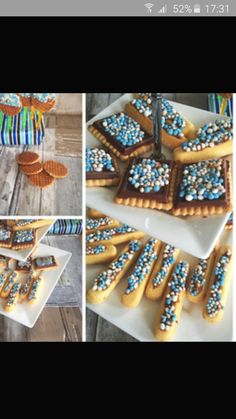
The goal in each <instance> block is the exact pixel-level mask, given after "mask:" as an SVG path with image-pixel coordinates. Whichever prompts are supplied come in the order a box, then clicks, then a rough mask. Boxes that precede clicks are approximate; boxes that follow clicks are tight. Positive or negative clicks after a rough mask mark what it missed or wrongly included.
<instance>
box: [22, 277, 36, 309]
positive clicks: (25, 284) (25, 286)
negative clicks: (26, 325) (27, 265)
mask: <svg viewBox="0 0 236 419" xmlns="http://www.w3.org/2000/svg"><path fill="white" fill-rule="evenodd" d="M34 279H35V272H34V271H33V270H31V271H30V272H29V273H28V275H27V276H26V278H25V279H24V282H23V284H22V285H21V287H20V290H19V300H20V301H21V302H22V301H24V300H26V299H27V298H28V295H29V292H30V289H31V286H32V283H33V281H34Z"/></svg>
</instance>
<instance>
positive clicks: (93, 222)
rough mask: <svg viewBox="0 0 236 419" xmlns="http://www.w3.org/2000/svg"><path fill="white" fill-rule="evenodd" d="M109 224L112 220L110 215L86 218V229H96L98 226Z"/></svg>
mask: <svg viewBox="0 0 236 419" xmlns="http://www.w3.org/2000/svg"><path fill="white" fill-rule="evenodd" d="M111 224H113V220H112V218H110V217H101V218H87V220H86V230H97V229H98V228H101V227H104V226H109V225H111Z"/></svg>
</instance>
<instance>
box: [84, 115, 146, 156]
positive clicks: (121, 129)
mask: <svg viewBox="0 0 236 419" xmlns="http://www.w3.org/2000/svg"><path fill="white" fill-rule="evenodd" d="M89 131H90V132H91V133H92V134H93V135H94V136H95V137H96V138H97V139H98V140H99V141H101V143H102V144H104V145H105V146H106V147H108V148H109V149H110V150H111V151H112V153H113V154H115V156H117V157H118V158H119V159H121V160H123V161H127V160H129V159H130V158H132V157H137V156H140V155H142V154H145V153H147V152H149V151H152V149H153V145H154V140H153V137H152V136H150V135H149V134H148V133H147V132H145V131H144V130H143V129H142V128H141V126H140V125H139V123H138V122H136V121H135V120H134V119H132V118H131V117H130V116H129V115H127V114H126V113H125V112H120V113H118V114H113V115H111V116H108V117H106V118H104V119H101V120H98V121H95V122H94V123H93V125H91V126H89Z"/></svg>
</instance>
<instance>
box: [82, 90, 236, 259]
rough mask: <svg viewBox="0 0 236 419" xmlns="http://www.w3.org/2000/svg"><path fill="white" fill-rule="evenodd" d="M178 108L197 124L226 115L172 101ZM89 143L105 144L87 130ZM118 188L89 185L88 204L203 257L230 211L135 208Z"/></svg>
mask: <svg viewBox="0 0 236 419" xmlns="http://www.w3.org/2000/svg"><path fill="white" fill-rule="evenodd" d="M132 98H133V95H132V94H130V93H127V94H125V95H124V96H122V97H121V98H119V99H118V100H117V101H116V102H114V103H113V104H112V105H110V106H109V107H108V108H106V109H105V110H104V111H102V112H101V113H99V115H97V116H96V117H95V118H93V119H92V120H91V121H89V122H88V124H87V125H90V124H92V123H93V122H94V121H96V120H97V119H102V118H105V117H107V116H109V115H111V114H113V113H117V112H121V111H122V110H124V107H125V105H126V103H128V102H129V101H130V100H132ZM170 103H171V104H173V106H174V107H175V109H176V110H178V111H179V112H181V113H182V114H183V115H184V116H185V117H186V118H187V119H189V120H190V121H192V122H193V123H194V124H195V126H196V128H199V127H200V126H202V125H203V124H205V123H207V122H212V121H215V119H217V118H218V119H219V118H222V119H225V117H223V116H219V115H217V114H214V113H212V112H207V111H204V110H201V109H197V108H193V107H191V106H186V105H182V104H180V103H175V102H170ZM86 141H87V145H88V146H91V147H97V146H100V147H102V144H101V143H100V142H99V141H98V140H97V139H96V138H95V137H94V136H93V135H92V134H91V133H90V132H89V131H88V130H87V131H86ZM163 150H164V153H165V155H166V157H167V158H171V156H172V153H171V151H170V150H168V149H166V148H165V147H164V148H163ZM120 167H121V172H122V171H124V167H125V166H124V164H122V163H121V164H120ZM115 191H116V189H115V188H107V187H103V188H87V192H86V195H87V198H86V199H87V201H86V202H87V206H88V207H90V208H95V209H97V210H99V211H101V212H103V213H104V214H106V215H109V216H110V217H113V218H117V219H118V220H119V221H121V222H123V223H126V224H128V225H130V226H133V227H135V228H137V229H139V230H141V231H145V232H146V233H147V234H149V235H151V236H154V237H156V238H158V239H160V240H161V241H163V242H165V243H170V244H172V245H173V246H176V247H178V248H179V249H182V250H183V251H185V252H189V253H191V254H192V255H194V256H196V257H199V258H207V257H208V256H209V254H210V253H211V251H212V250H213V248H214V245H215V243H216V242H217V240H218V238H219V236H220V234H221V233H222V231H223V229H224V225H225V223H226V221H227V218H228V214H223V215H215V216H210V217H208V218H201V217H187V218H184V217H183V218H181V217H175V216H173V215H170V214H167V213H164V212H161V211H156V210H152V209H142V208H136V207H135V208H133V207H128V206H125V205H122V206H121V205H117V204H115V203H114V196H115Z"/></svg>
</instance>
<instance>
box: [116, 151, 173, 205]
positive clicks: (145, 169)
mask: <svg viewBox="0 0 236 419" xmlns="http://www.w3.org/2000/svg"><path fill="white" fill-rule="evenodd" d="M176 174H177V167H176V165H175V163H174V162H172V161H169V160H165V161H158V160H156V159H154V158H151V157H150V158H137V159H133V160H131V162H130V163H129V165H128V167H127V170H126V172H125V175H124V177H123V180H122V182H121V183H120V185H119V188H118V191H117V194H116V197H115V202H116V203H117V204H121V205H130V206H132V207H140V208H155V209H162V210H167V211H168V210H170V209H171V208H172V206H173V196H174V186H175V179H176Z"/></svg>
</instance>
